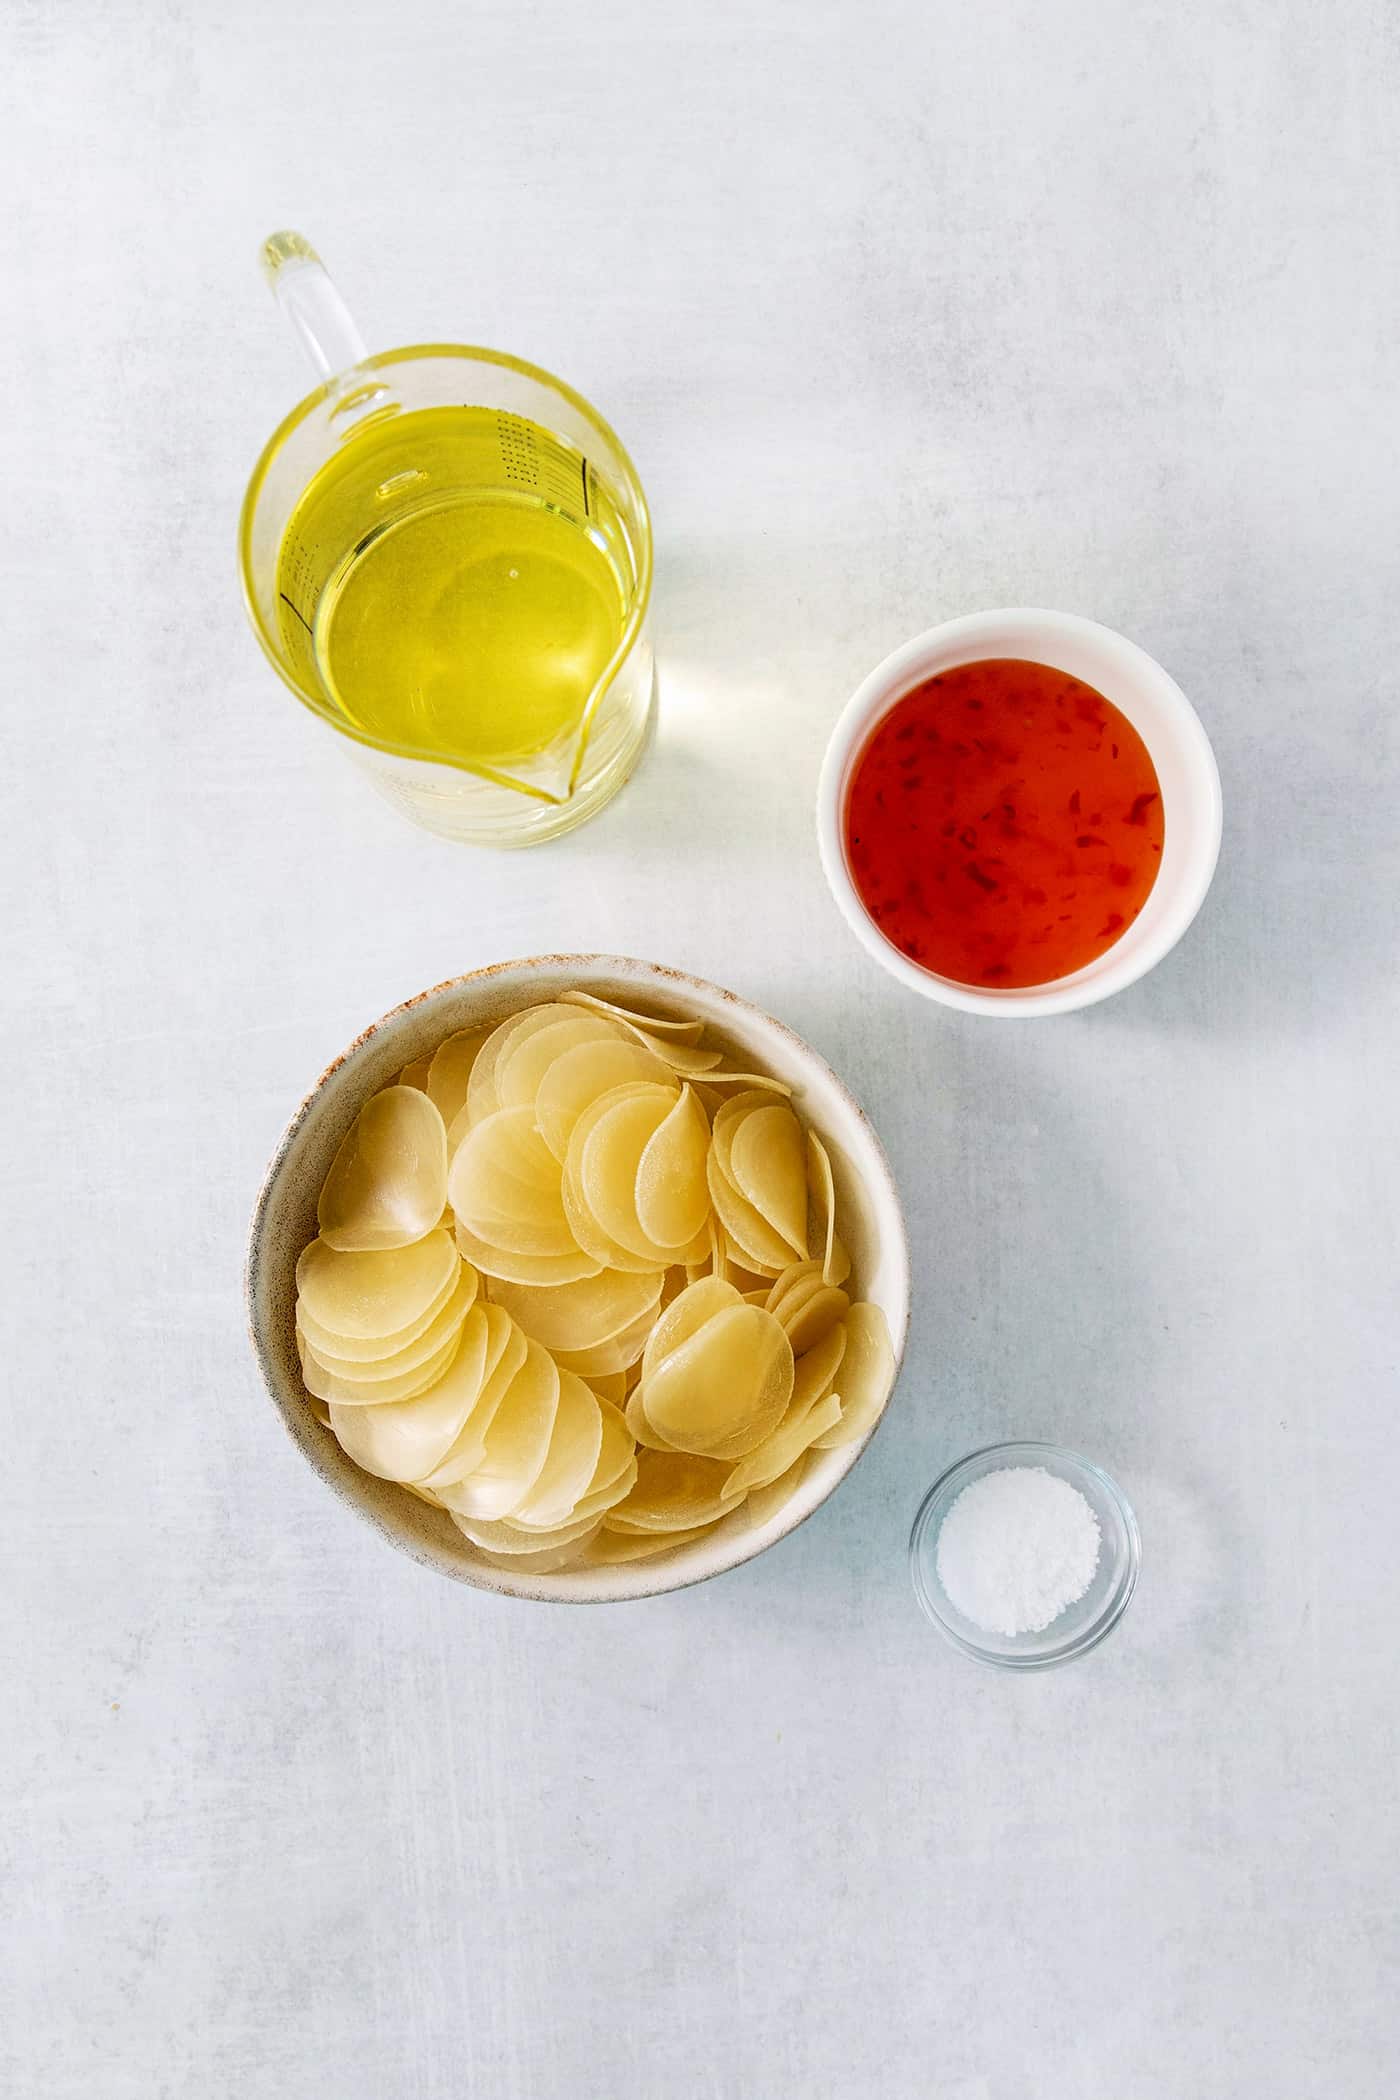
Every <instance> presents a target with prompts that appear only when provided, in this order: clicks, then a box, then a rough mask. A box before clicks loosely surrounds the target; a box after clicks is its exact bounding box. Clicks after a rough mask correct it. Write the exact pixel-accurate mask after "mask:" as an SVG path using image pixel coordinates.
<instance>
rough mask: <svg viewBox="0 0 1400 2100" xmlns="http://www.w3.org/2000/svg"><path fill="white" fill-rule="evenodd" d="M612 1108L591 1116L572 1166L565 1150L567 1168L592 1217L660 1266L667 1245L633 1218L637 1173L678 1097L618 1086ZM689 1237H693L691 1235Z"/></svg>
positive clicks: (571, 1153) (619, 1240) (612, 1236)
mask: <svg viewBox="0 0 1400 2100" xmlns="http://www.w3.org/2000/svg"><path fill="white" fill-rule="evenodd" d="M609 1100H610V1102H611V1106H606V1107H605V1113H603V1114H602V1115H600V1116H599V1117H598V1118H597V1120H596V1121H593V1120H592V1119H591V1118H590V1126H591V1127H590V1131H589V1136H588V1141H587V1143H586V1144H585V1145H584V1146H583V1147H582V1148H581V1151H580V1153H579V1155H578V1159H577V1165H575V1153H574V1148H573V1146H572V1145H571V1146H570V1148H569V1171H570V1174H571V1177H572V1183H573V1186H575V1187H576V1188H577V1189H578V1191H579V1192H580V1194H581V1195H582V1198H583V1201H584V1203H585V1204H586V1206H587V1208H588V1210H589V1212H590V1213H591V1215H592V1216H593V1217H594V1218H595V1219H596V1220H597V1222H598V1224H599V1226H600V1227H601V1228H602V1230H603V1231H604V1232H605V1233H606V1234H607V1236H608V1238H609V1240H612V1241H616V1243H617V1244H618V1245H619V1246H622V1247H625V1248H626V1249H627V1250H628V1252H629V1253H631V1254H635V1255H641V1256H644V1257H645V1258H646V1259H647V1260H648V1261H650V1262H654V1263H655V1264H656V1266H657V1267H658V1268H661V1267H664V1266H665V1265H666V1263H667V1260H668V1258H669V1249H668V1248H667V1247H666V1246H661V1247H658V1246H657V1244H656V1242H655V1241H654V1240H653V1239H651V1238H650V1236H649V1235H648V1234H647V1233H646V1232H645V1231H643V1229H642V1226H641V1223H640V1221H639V1219H638V1216H637V1176H638V1170H639V1168H640V1166H641V1162H642V1157H643V1155H644V1153H645V1152H646V1150H647V1148H648V1146H649V1145H650V1144H651V1141H652V1139H653V1138H654V1137H655V1136H656V1135H657V1133H658V1132H659V1131H660V1130H661V1128H662V1127H663V1126H664V1125H665V1124H666V1123H667V1122H668V1121H669V1120H670V1116H671V1111H672V1109H673V1108H674V1107H675V1105H676V1097H675V1095H674V1094H673V1093H672V1091H671V1090H670V1088H669V1087H662V1086H653V1087H648V1086H636V1087H625V1088H619V1089H618V1093H617V1095H614V1096H610V1097H609ZM690 1237H691V1238H692V1239H693V1238H694V1234H693V1233H692V1234H691V1235H690Z"/></svg>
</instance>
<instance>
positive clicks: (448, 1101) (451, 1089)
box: [425, 1028, 491, 1129]
mask: <svg viewBox="0 0 1400 2100" xmlns="http://www.w3.org/2000/svg"><path fill="white" fill-rule="evenodd" d="M490 1034H491V1030H490V1029H489V1028H459V1029H458V1031H457V1033H456V1034H455V1035H449V1036H447V1037H446V1038H445V1039H444V1040H443V1041H442V1042H440V1043H439V1044H438V1046H437V1048H436V1050H435V1051H434V1052H433V1054H432V1057H431V1058H430V1059H429V1062H428V1076H427V1082H426V1089H425V1090H426V1092H427V1095H428V1098H429V1100H430V1101H432V1103H433V1105H434V1106H435V1108H436V1109H437V1111H438V1114H439V1115H440V1116H441V1117H442V1120H443V1122H444V1123H445V1124H446V1125H447V1127H448V1128H449V1129H451V1127H452V1123H453V1120H454V1118H455V1117H456V1116H458V1115H459V1114H460V1112H461V1110H462V1109H463V1108H464V1107H465V1106H466V1100H467V1088H468V1086H469V1084H470V1082H471V1076H472V1067H473V1065H474V1064H475V1063H476V1060H477V1055H478V1053H479V1051H480V1049H481V1046H482V1044H483V1043H484V1042H485V1041H486V1039H487V1037H488V1036H489V1035H490Z"/></svg>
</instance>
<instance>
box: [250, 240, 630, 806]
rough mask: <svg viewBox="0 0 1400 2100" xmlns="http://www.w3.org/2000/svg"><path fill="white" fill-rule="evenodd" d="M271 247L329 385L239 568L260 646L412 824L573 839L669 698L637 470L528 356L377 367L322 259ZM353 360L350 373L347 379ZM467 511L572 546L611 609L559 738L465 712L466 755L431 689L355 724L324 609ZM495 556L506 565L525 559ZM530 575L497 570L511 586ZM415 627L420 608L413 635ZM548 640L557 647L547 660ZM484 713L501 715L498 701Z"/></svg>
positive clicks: (256, 513)
mask: <svg viewBox="0 0 1400 2100" xmlns="http://www.w3.org/2000/svg"><path fill="white" fill-rule="evenodd" d="M276 238H277V239H278V240H282V241H284V242H285V244H286V245H285V248H284V249H278V250H277V251H276V252H275V253H274V254H273V257H272V269H273V271H274V273H275V272H276V271H279V270H280V271H281V272H282V273H283V277H284V280H285V282H286V283H289V284H291V285H292V286H293V289H294V298H293V299H290V300H289V299H285V298H283V288H284V287H283V284H279V283H278V281H277V277H276V275H275V274H274V288H275V289H277V291H278V296H279V298H283V304H284V305H285V306H286V307H287V308H288V311H289V313H290V315H291V318H292V319H293V322H294V324H295V325H296V326H297V327H298V330H299V332H300V333H301V334H302V337H303V341H304V342H305V343H306V345H307V347H308V348H309V349H310V351H311V353H312V356H313V360H314V361H315V362H316V363H317V365H318V367H319V368H320V369H322V370H324V371H325V372H326V374H327V376H326V380H325V383H324V384H323V385H322V386H321V387H319V388H318V389H317V391H316V392H315V393H313V394H311V395H308V397H307V398H306V399H305V400H304V401H302V402H301V403H300V404H299V406H298V407H297V408H295V409H294V410H293V411H292V413H291V414H290V415H289V416H288V417H287V419H286V421H285V422H284V423H283V424H282V426H281V428H280V429H279V430H277V431H276V433H275V434H274V435H273V437H272V438H271V440H270V441H269V443H268V445H267V447H266V449H265V450H264V452H263V455H262V457H261V459H260V460H259V461H258V464H257V467H256V469H255V470H254V473H253V477H252V480H251V482H250V484H249V487H248V493H247V496H246V499H245V501H244V506H243V515H242V520H241V524H240V529H239V564H240V569H241V572H242V582H243V591H244V597H245V600H246V603H247V607H248V613H249V617H250V619H251V620H252V623H253V628H254V631H255V632H256V634H257V637H258V640H259V641H260V642H261V644H262V646H263V649H264V651H265V652H266V654H267V656H268V658H269V660H270V661H271V663H272V665H273V667H274V668H275V670H276V671H277V672H278V674H279V676H280V677H281V678H282V679H283V681H284V682H285V683H286V684H287V685H288V686H289V687H290V688H291V690H292V692H293V693H294V694H295V695H296V697H297V698H298V699H299V700H300V701H301V702H302V703H303V705H304V706H306V707H307V708H309V709H310V711H311V712H312V713H313V714H314V715H316V716H317V718H318V719H319V720H320V721H322V722H324V723H325V724H326V725H327V727H328V728H330V729H332V730H334V731H335V732H336V733H337V734H338V735H340V736H342V737H344V738H345V739H346V740H347V746H348V748H349V749H350V750H351V751H352V753H353V755H354V756H355V757H356V758H357V759H358V760H359V761H360V762H361V764H362V766H363V767H364V769H365V770H366V771H367V772H368V774H369V775H370V778H371V780H372V781H373V783H374V785H375V786H376V787H377V788H378V789H379V791H380V792H381V794H383V795H384V796H385V797H386V798H387V799H388V800H389V801H390V802H392V803H394V804H395V806H396V807H397V808H399V809H400V810H401V811H402V812H403V814H404V815H405V816H407V817H408V818H410V819H411V820H412V821H413V822H415V823H417V824H420V825H423V826H424V827H426V828H427V829H428V830H430V831H434V832H437V833H439V834H440V835H442V836H444V837H447V838H453V839H459V840H463V841H467V842H472V843H477V844H483V845H497V846H519V845H529V844H533V843H534V842H535V841H537V840H541V839H547V838H553V837H556V836H558V835H559V834H560V833H561V832H564V831H569V830H572V829H573V827H574V826H575V825H576V824H581V823H583V822H584V821H585V820H586V819H587V818H588V817H591V816H593V815H594V814H596V812H597V811H598V810H600V809H601V808H602V807H603V806H604V804H605V803H606V802H608V801H609V800H610V798H611V797H612V796H613V795H614V794H615V793H616V792H617V790H618V789H619V788H620V787H621V786H622V784H623V782H624V781H625V780H626V779H627V777H628V775H629V774H630V772H631V771H632V769H633V767H634V766H635V764H636V762H637V759H638V757H639V756H640V754H641V750H642V747H643V744H644V742H645V739H646V734H647V730H648V726H649V723H650V718H651V712H652V706H653V700H654V686H655V673H654V664H653V658H652V651H651V645H650V641H649V639H648V634H647V612H648V606H649V601H650V596H651V575H652V541H651V522H650V519H649V516H648V513H647V506H646V498H645V497H644V495H643V493H642V488H641V484H640V482H639V481H638V479H637V475H636V472H635V470H634V468H633V466H632V463H631V461H630V460H629V459H628V457H627V454H626V452H625V451H624V450H623V448H622V446H621V444H620V443H619V441H618V439H617V438H616V437H615V435H614V434H613V432H612V431H611V430H610V429H609V428H608V426H607V424H606V423H605V422H604V421H603V420H602V418H601V417H600V416H599V415H598V414H597V413H596V412H595V410H594V409H592V408H591V407H590V406H589V404H588V402H586V401H585V400H584V399H583V398H582V396H581V395H579V394H576V393H575V392H574V391H573V390H572V389H571V388H570V387H567V386H565V385H564V384H563V382H562V381H560V380H557V379H555V378H553V377H552V376H551V375H550V374H549V373H547V372H544V371H541V370H539V369H538V368H537V367H535V366H532V365H528V364H524V363H522V362H521V361H520V360H519V359H518V358H513V357H508V356H506V355H504V354H503V353H501V352H498V351H493V350H481V349H473V348H469V347H465V346H461V345H457V344H450V343H439V344H425V345H422V346H420V347H417V348H411V349H402V350H390V351H386V352H384V353H383V354H382V355H379V356H373V357H370V356H365V355H364V354H363V351H362V347H361V346H360V344H359V340H358V337H357V336H356V335H355V333H354V330H353V324H352V323H350V322H349V318H348V316H347V315H346V314H345V312H344V309H343V308H342V307H340V305H339V301H338V299H337V298H336V295H335V293H334V289H333V287H332V286H331V285H330V283H329V280H328V279H327V278H326V277H325V273H324V271H323V270H322V268H321V265H320V263H319V260H318V259H317V258H316V257H315V255H314V252H313V251H311V250H310V249H309V248H306V247H305V244H301V246H300V247H297V246H295V245H293V244H294V243H295V242H296V241H297V240H298V238H299V237H295V236H287V237H276ZM273 247H274V243H269V249H273ZM313 301H315V302H325V303H324V304H322V303H317V304H313V303H312V302H313ZM327 314H329V316H330V318H329V322H328V323H327V320H326V316H327ZM357 353H358V354H357ZM341 356H344V357H346V358H347V359H348V362H347V364H346V366H345V368H344V369H341V370H339V371H338V372H337V371H336V369H335V366H336V364H337V362H338V361H339V358H340V357H341ZM463 410H466V411H477V412H478V413H475V414H468V415H466V416H463V415H462V413H461V412H462V411H463ZM432 411H448V412H449V414H448V415H447V416H445V417H435V416H433V415H432V414H431V413H430V412H432ZM318 477H320V478H319V480H318ZM313 484H314V487H313ZM322 488H324V490H325V494H324V496H323V497H322V496H321V495H320V493H319V492H320V491H321V490H322ZM309 491H310V494H308V492H309ZM464 500H465V501H471V502H472V503H479V504H480V505H481V506H482V508H481V511H480V515H481V516H482V517H483V518H486V519H489V520H501V521H504V524H505V528H506V530H507V532H508V531H509V530H510V528H511V523H512V521H515V522H516V523H517V524H521V525H522V526H523V529H525V530H526V531H532V532H533V531H537V530H538V531H542V532H548V533H551V534H553V535H554V541H555V543H557V544H559V545H562V546H563V547H564V548H565V549H566V550H567V549H568V548H569V547H571V546H576V547H577V551H578V555H579V558H580V561H581V562H584V561H586V562H588V563H591V564H592V565H593V566H594V569H595V571H596V573H597V574H598V575H599V576H601V577H603V578H604V580H605V582H606V584H607V590H608V594H609V597H610V598H615V601H616V603H615V624H614V625H612V626H610V627H609V628H608V629H607V630H606V631H605V632H604V634H603V637H602V640H601V642H600V641H599V637H598V634H597V632H596V625H597V623H596V622H595V632H594V634H593V636H592V638H591V640H592V653H591V655H590V656H589V658H588V660H587V661H588V668H587V670H586V671H585V672H584V674H583V675H582V678H581V680H580V681H579V683H578V687H577V693H578V698H577V704H576V705H572V706H567V707H564V708H562V709H560V710H559V711H558V712H559V719H558V720H557V721H556V720H554V719H552V718H551V719H550V720H549V721H548V722H547V723H546V725H545V726H546V728H547V730H548V734H542V733H538V732H537V733H536V734H534V735H531V734H529V733H524V734H522V736H521V737H520V739H519V742H518V744H517V745H516V746H515V747H514V748H512V745H511V741H510V738H509V737H508V736H504V735H501V734H497V735H496V736H495V737H494V741H493V738H492V736H491V735H490V734H486V733H484V732H483V733H478V732H479V731H480V728H481V723H480V720H477V721H474V719H473V715H472V702H471V701H470V699H467V700H465V701H464V704H463V710H462V720H463V723H464V734H463V736H462V738H461V740H460V742H459V743H458V744H457V746H456V747H455V748H453V747H452V745H451V740H450V739H449V738H446V737H443V736H441V735H440V734H438V733H436V732H435V728H434V724H433V721H432V719H431V716H430V714H428V713H427V712H426V711H425V710H422V709H421V707H419V706H418V702H419V699H420V697H421V696H420V695H418V694H417V692H416V691H414V692H410V691H405V692H404V693H403V694H402V695H392V696H391V697H392V698H393V699H394V701H395V703H396V704H395V706H394V708H393V710H392V712H393V725H392V730H388V729H386V725H385V721H384V720H383V719H382V718H381V719H379V720H375V719H373V714H372V713H371V714H370V716H369V718H366V714H365V712H362V713H361V715H360V718H358V719H357V717H356V713H355V712H354V711H353V709H352V707H351V706H350V705H349V704H347V702H346V701H345V699H344V698H343V697H342V695H341V694H340V693H339V692H338V690H337V685H336V682H335V680H334V679H333V678H332V676H331V675H330V674H329V672H328V670H327V664H328V661H332V660H333V658H332V655H331V651H330V648H329V645H328V643H327V641H326V633H327V624H328V614H327V607H328V606H333V605H334V604H335V602H336V594H337V592H338V591H339V590H340V589H341V588H342V583H343V579H344V577H345V575H346V574H347V571H348V568H349V565H350V564H351V563H352V562H353V561H355V560H357V559H358V558H359V557H360V556H362V555H363V554H365V553H366V551H367V550H370V549H372V548H374V547H375V545H376V543H377V542H381V541H382V540H384V538H385V536H387V535H388V534H390V533H393V532H394V531H396V530H398V529H400V528H401V527H403V526H405V525H408V526H410V527H414V528H416V529H420V530H421V529H423V528H424V527H425V526H426V529H427V530H428V531H429V532H431V531H432V530H433V522H432V521H433V519H434V518H435V517H437V518H442V517H445V516H446V514H447V513H448V512H449V511H450V507H451V506H452V505H453V504H454V503H457V504H461V503H462V502H463V501H464ZM501 544H502V546H503V547H505V546H508V545H509V541H508V539H503V540H502V542H501ZM497 559H498V564H502V565H503V564H504V563H506V562H507V561H509V559H510V556H509V555H508V554H507V553H501V554H500V555H499V556H498V557H497ZM516 574H517V571H516V569H515V568H513V567H512V568H509V569H505V568H504V567H502V576H503V578H504V577H505V576H507V575H508V576H509V577H510V578H514V577H515V576H516ZM566 581H567V578H566ZM345 588H346V590H347V592H348V585H347V586H345ZM580 595H581V596H583V597H584V598H585V601H586V594H582V593H581V594H580ZM501 602H502V604H504V602H505V601H504V599H503V600H502V601H501ZM609 610H610V613H611V612H612V610H613V608H612V607H610V609H609ZM414 617H415V615H414V614H413V613H412V612H411V611H409V610H408V609H406V610H405V613H404V619H405V620H406V621H407V620H411V619H413V618H414ZM473 618H474V619H475V623H476V624H475V627H474V628H471V627H469V623H468V622H467V621H463V622H461V623H460V626H461V631H462V633H463V635H464V636H465V635H466V633H468V632H469V631H470V632H472V633H474V634H475V635H476V636H477V637H478V639H479V642H480V645H481V651H484V652H485V654H483V653H480V652H478V651H476V650H474V649H473V647H472V646H471V645H470V644H468V643H467V642H466V641H465V640H464V642H463V643H462V645H461V648H460V653H459V656H458V658H457V660H456V661H454V660H452V658H451V656H450V654H449V656H448V659H447V660H446V662H445V664H444V676H445V677H446V678H447V679H448V680H449V681H450V680H452V679H453V678H460V679H461V681H462V688H463V691H464V693H466V692H469V691H470V689H471V680H472V679H473V678H476V680H477V681H478V685H479V687H481V688H482V689H483V690H484V691H485V688H487V687H489V685H490V682H491V678H492V676H493V674H492V673H491V672H490V671H489V670H488V669H486V668H484V666H485V665H486V663H487V661H488V658H489V650H490V647H491V645H492V641H493V637H492V635H491V634H490V631H489V624H488V623H485V622H483V619H482V616H481V614H480V612H479V611H477V610H474V611H473ZM411 638H412V637H411V636H410V637H409V639H411ZM553 645H554V636H553V635H550V634H546V636H545V646H547V647H548V646H553ZM500 646H501V655H500V662H501V664H502V666H503V667H504V668H503V671H502V673H501V674H500V675H497V676H495V685H496V688H497V694H496V696H495V697H496V699H497V701H498V707H499V713H500V715H501V716H502V718H504V716H505V714H506V712H507V711H508V709H509V708H510V707H511V706H512V705H514V704H515V699H514V693H513V690H512V681H511V677H510V657H509V655H508V653H507V645H506V644H504V643H502V644H501V645H500ZM571 646H572V644H571V642H570V641H569V639H568V637H567V636H565V638H564V639H563V640H562V641H561V642H560V643H559V654H560V658H561V662H564V661H565V659H566V658H567V652H568V649H569V648H570V647H571ZM565 668H570V667H569V666H568V664H567V662H565ZM485 698H486V701H487V703H488V706H489V704H490V702H491V700H492V695H491V693H490V692H489V691H485ZM400 701H401V702H402V704H401V705H399V704H398V703H399V702H400ZM415 709H417V713H415ZM527 729H528V725H527ZM393 731H397V732H398V733H393Z"/></svg>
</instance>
